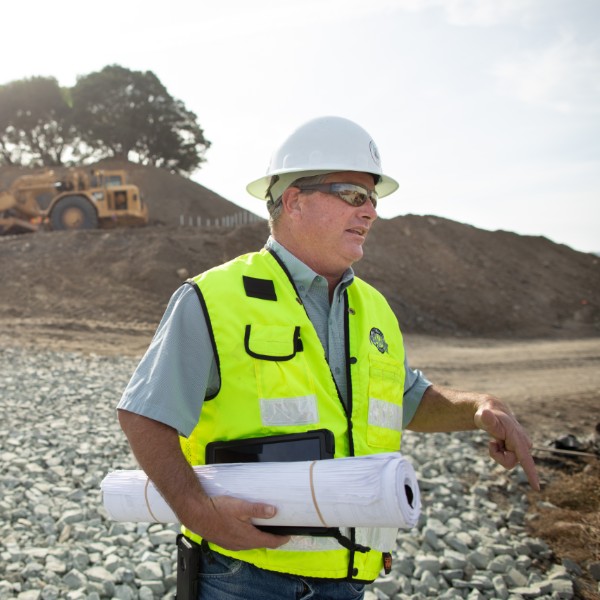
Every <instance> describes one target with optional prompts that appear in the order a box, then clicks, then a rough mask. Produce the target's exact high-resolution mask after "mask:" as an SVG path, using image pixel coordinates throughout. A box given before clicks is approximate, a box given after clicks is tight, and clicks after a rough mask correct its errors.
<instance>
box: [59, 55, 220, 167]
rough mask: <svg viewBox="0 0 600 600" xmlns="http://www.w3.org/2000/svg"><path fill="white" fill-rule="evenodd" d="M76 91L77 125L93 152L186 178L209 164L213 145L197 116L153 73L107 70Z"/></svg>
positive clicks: (81, 80) (79, 82)
mask: <svg viewBox="0 0 600 600" xmlns="http://www.w3.org/2000/svg"><path fill="white" fill-rule="evenodd" d="M71 93H72V98H73V116H74V122H75V124H76V126H77V129H78V131H79V133H80V135H81V139H82V141H83V142H84V143H85V144H86V145H87V146H88V147H89V148H90V149H91V150H93V151H96V152H97V153H100V154H104V155H105V156H115V157H120V158H125V159H129V158H130V157H132V158H137V159H138V160H139V161H140V162H141V163H142V164H151V165H154V166H157V167H164V168H166V169H168V170H170V171H172V172H175V173H182V174H190V173H192V172H193V171H195V170H196V169H197V168H199V166H200V165H201V163H202V162H204V161H205V158H204V153H205V151H206V150H207V149H208V147H209V146H210V142H209V141H207V140H206V139H205V137H204V132H203V131H202V128H201V127H200V125H199V124H198V120H197V117H196V115H195V114H194V113H193V112H191V111H189V110H187V109H186V108H185V106H184V104H183V102H181V101H180V100H176V99H174V98H173V97H172V96H171V95H170V94H169V92H168V91H167V89H166V88H165V87H164V85H163V84H162V83H161V82H160V81H159V79H158V78H157V77H156V75H155V74H154V73H152V72H151V71H146V72H141V71H130V70H129V69H125V68H123V67H120V66H118V65H112V66H107V67H105V68H104V69H102V70H101V71H99V72H95V73H91V74H89V75H86V76H83V77H80V78H78V80H77V83H76V84H75V86H74V87H73V88H72V90H71Z"/></svg>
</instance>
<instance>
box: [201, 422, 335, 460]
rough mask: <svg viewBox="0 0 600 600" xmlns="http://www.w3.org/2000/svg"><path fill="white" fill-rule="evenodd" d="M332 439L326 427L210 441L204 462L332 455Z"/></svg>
mask: <svg viewBox="0 0 600 600" xmlns="http://www.w3.org/2000/svg"><path fill="white" fill-rule="evenodd" d="M334 453H335V439H334V437H333V433H332V432H331V431H329V429H315V430H314V431H305V432H303V433H289V434H284V435H271V436H267V437H261V438H248V439H245V440H232V441H228V442H210V443H209V444H208V445H207V446H206V464H207V465H211V464H219V463H237V462H242V463H247V462H292V461H299V460H322V459H324V458H333V456H334Z"/></svg>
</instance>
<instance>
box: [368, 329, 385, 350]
mask: <svg viewBox="0 0 600 600" xmlns="http://www.w3.org/2000/svg"><path fill="white" fill-rule="evenodd" d="M369 340H370V341H371V344H373V346H375V348H377V350H379V352H381V354H383V353H384V352H387V349H388V345H387V342H386V341H385V338H384V337H383V333H381V331H380V330H379V329H377V327H373V329H371V333H370V334H369Z"/></svg>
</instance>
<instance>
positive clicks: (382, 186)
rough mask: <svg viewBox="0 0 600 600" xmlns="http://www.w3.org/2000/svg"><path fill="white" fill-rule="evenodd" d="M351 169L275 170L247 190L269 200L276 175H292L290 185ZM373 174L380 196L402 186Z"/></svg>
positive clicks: (385, 177)
mask: <svg viewBox="0 0 600 600" xmlns="http://www.w3.org/2000/svg"><path fill="white" fill-rule="evenodd" d="M348 170H349V169H348V168H347V167H345V168H342V167H340V168H330V169H320V170H314V171H312V170H306V169H297V170H294V169H281V171H280V172H277V171H274V172H273V173H270V174H269V175H264V176H263V177H261V178H259V179H256V180H254V181H251V182H250V183H249V184H248V185H247V186H246V191H247V192H248V193H249V194H250V195H251V196H254V197H255V198H258V199H259V200H265V201H266V200H268V199H269V197H268V195H267V192H268V190H269V185H270V183H271V179H272V178H273V177H274V176H275V175H280V176H283V175H287V176H288V177H289V176H290V175H291V177H289V179H290V181H289V183H288V185H287V187H289V186H290V185H291V184H292V183H293V182H294V181H295V180H296V179H300V177H313V176H315V175H327V174H328V173H341V172H347V171H348ZM373 175H374V176H375V177H378V178H379V181H378V183H376V184H375V191H376V192H377V195H378V196H379V198H385V196H389V195H390V194H393V193H394V192H395V191H396V190H397V189H398V188H399V187H400V186H399V184H398V182H397V181H396V180H395V179H392V178H391V177H388V176H387V175H379V174H377V173H373Z"/></svg>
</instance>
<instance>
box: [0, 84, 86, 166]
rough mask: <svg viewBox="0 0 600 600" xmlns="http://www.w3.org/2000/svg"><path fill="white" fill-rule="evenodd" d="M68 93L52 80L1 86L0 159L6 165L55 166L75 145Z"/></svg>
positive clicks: (59, 163) (60, 162)
mask: <svg viewBox="0 0 600 600" xmlns="http://www.w3.org/2000/svg"><path fill="white" fill-rule="evenodd" d="M75 139H76V132H75V129H74V127H73V124H72V122H71V107H70V106H69V102H68V91H67V90H64V89H61V88H60V87H59V85H58V82H57V81H56V79H54V78H52V77H33V78H31V79H23V80H19V81H13V82H11V83H7V84H5V85H2V86H0V160H1V162H3V163H4V164H17V165H28V166H54V165H61V164H62V163H63V154H64V153H65V151H66V150H67V149H68V148H69V147H72V146H73V144H74V143H75Z"/></svg>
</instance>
